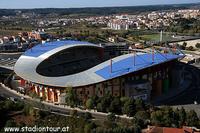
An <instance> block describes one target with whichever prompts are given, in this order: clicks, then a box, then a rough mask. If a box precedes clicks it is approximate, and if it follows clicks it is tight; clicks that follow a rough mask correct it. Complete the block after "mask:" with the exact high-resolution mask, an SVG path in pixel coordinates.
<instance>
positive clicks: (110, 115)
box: [107, 113, 117, 122]
mask: <svg viewBox="0 0 200 133" xmlns="http://www.w3.org/2000/svg"><path fill="white" fill-rule="evenodd" d="M116 118H117V117H116V116H115V114H114V113H110V114H108V115H107V119H108V120H109V121H111V122H115V120H116Z"/></svg>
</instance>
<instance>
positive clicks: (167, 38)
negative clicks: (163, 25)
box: [140, 33, 173, 41]
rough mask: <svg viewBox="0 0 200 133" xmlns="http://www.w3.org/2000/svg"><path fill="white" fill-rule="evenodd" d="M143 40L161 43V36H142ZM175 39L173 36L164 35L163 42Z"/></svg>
mask: <svg viewBox="0 0 200 133" xmlns="http://www.w3.org/2000/svg"><path fill="white" fill-rule="evenodd" d="M140 37H141V38H142V39H143V40H146V41H160V34H159V33H157V34H149V35H142V36H140ZM172 39H173V38H172V37H171V35H169V34H166V33H163V41H169V40H172Z"/></svg>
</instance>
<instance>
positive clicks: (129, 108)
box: [122, 99, 135, 116]
mask: <svg viewBox="0 0 200 133" xmlns="http://www.w3.org/2000/svg"><path fill="white" fill-rule="evenodd" d="M122 112H123V114H126V115H127V116H133V115H134V114H135V104H134V100H133V99H129V100H127V101H126V102H125V104H124V106H123V108H122Z"/></svg>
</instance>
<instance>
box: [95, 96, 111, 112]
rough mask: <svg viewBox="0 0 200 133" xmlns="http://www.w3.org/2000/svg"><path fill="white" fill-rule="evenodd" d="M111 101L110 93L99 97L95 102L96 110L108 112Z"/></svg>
mask: <svg viewBox="0 0 200 133" xmlns="http://www.w3.org/2000/svg"><path fill="white" fill-rule="evenodd" d="M111 101H112V96H111V95H110V94H106V95H105V96H104V97H102V98H100V99H99V103H98V104H97V111H100V112H105V113H106V112H108V111H109V106H110V103H111Z"/></svg>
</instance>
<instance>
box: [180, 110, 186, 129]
mask: <svg viewBox="0 0 200 133" xmlns="http://www.w3.org/2000/svg"><path fill="white" fill-rule="evenodd" d="M185 121H186V112H185V109H184V108H183V107H181V109H180V110H179V126H183V125H185Z"/></svg>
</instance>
